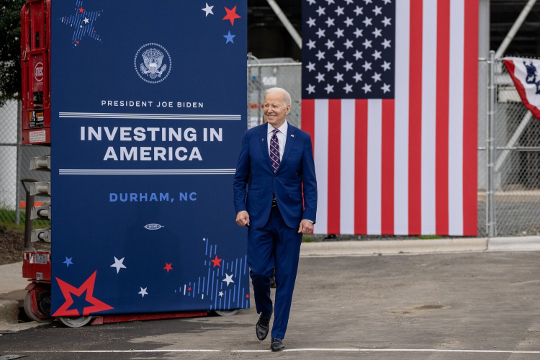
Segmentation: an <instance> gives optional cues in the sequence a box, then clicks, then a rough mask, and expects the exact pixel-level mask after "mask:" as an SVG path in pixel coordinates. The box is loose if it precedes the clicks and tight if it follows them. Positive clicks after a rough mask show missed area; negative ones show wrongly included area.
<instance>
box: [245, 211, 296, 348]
mask: <svg viewBox="0 0 540 360" xmlns="http://www.w3.org/2000/svg"><path fill="white" fill-rule="evenodd" d="M299 225H300V224H299ZM301 243H302V234H301V233H300V234H299V233H298V228H290V227H288V226H287V225H286V224H285V221H284V220H283V218H282V217H281V213H280V211H279V208H278V207H273V208H272V210H271V212H270V217H269V218H268V222H267V223H266V225H265V226H263V227H262V228H253V229H252V228H251V227H250V228H249V230H248V265H249V268H250V269H251V271H250V273H251V281H252V283H253V290H254V296H255V307H256V309H257V313H259V314H261V313H262V314H263V315H264V316H266V317H268V318H269V317H271V315H272V299H271V298H270V275H272V270H273V269H274V267H275V269H276V275H275V276H276V285H277V287H276V297H275V306H274V325H273V327H272V337H273V338H278V339H283V338H284V337H285V332H286V331H287V324H288V322H289V313H290V310H291V302H292V295H293V291H294V282H295V280H296V273H297V270H298V260H299V257H300V244H301Z"/></svg>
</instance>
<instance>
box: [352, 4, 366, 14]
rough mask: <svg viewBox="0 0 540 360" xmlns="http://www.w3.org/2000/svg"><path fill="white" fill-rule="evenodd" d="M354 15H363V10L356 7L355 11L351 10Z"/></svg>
mask: <svg viewBox="0 0 540 360" xmlns="http://www.w3.org/2000/svg"><path fill="white" fill-rule="evenodd" d="M353 11H354V12H355V13H356V16H358V15H360V14H362V15H363V14H364V8H361V7H359V6H357V7H356V9H354V10H353Z"/></svg>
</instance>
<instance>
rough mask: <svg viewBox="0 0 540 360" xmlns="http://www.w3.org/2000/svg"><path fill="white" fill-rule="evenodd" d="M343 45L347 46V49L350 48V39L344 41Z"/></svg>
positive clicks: (351, 45)
mask: <svg viewBox="0 0 540 360" xmlns="http://www.w3.org/2000/svg"><path fill="white" fill-rule="evenodd" d="M344 45H345V46H346V47H347V49H350V48H352V47H353V43H352V40H351V39H348V40H347V41H345V43H344Z"/></svg>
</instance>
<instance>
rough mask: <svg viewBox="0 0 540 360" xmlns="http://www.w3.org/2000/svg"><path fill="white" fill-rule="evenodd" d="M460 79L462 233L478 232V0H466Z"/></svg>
mask: <svg viewBox="0 0 540 360" xmlns="http://www.w3.org/2000/svg"><path fill="white" fill-rule="evenodd" d="M464 50H465V55H464V59H463V62H464V63H463V65H464V73H463V77H464V82H463V235H465V236H476V235H477V232H478V223H477V220H478V219H477V216H478V213H477V211H478V208H477V206H478V199H477V191H478V190H477V186H478V183H477V181H478V180H477V176H478V175H477V171H478V164H477V155H478V154H477V146H478V123H477V122H478V114H477V106H478V92H477V90H478V88H477V87H478V1H476V0H465V49H464Z"/></svg>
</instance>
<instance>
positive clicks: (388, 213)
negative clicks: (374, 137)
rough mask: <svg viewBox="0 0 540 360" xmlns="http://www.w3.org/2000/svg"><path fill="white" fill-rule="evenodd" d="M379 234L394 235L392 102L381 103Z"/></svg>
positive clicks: (384, 101)
mask: <svg viewBox="0 0 540 360" xmlns="http://www.w3.org/2000/svg"><path fill="white" fill-rule="evenodd" d="M381 161H382V164H381V165H382V167H381V172H382V174H381V175H382V176H381V234H382V235H392V234H394V100H383V101H382V154H381Z"/></svg>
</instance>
